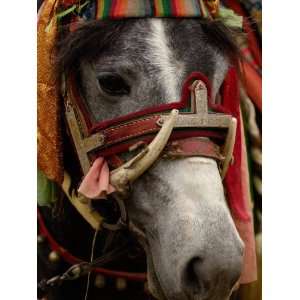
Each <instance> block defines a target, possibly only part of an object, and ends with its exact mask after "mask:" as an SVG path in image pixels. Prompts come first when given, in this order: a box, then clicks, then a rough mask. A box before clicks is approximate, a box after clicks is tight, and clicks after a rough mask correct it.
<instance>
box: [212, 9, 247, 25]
mask: <svg viewBox="0 0 300 300" xmlns="http://www.w3.org/2000/svg"><path fill="white" fill-rule="evenodd" d="M218 19H220V20H221V21H222V22H223V23H224V24H225V25H227V26H228V27H235V28H240V29H242V28H243V17H242V16H239V15H237V14H236V13H235V12H234V11H233V10H231V9H229V8H225V7H222V6H221V7H220V10H219V16H218Z"/></svg>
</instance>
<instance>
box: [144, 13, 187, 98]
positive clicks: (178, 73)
mask: <svg viewBox="0 0 300 300" xmlns="http://www.w3.org/2000/svg"><path fill="white" fill-rule="evenodd" d="M150 22H151V23H150V24H151V29H150V30H151V31H150V35H149V36H147V37H146V40H147V43H148V45H149V46H148V47H149V53H148V55H149V59H150V61H151V64H153V65H155V66H156V67H157V69H158V70H159V74H157V75H158V77H159V81H160V84H161V85H162V86H163V89H164V91H165V95H166V99H165V100H166V101H167V102H174V101H177V100H179V99H180V94H181V90H180V85H179V83H180V79H181V77H182V74H183V63H182V62H178V61H177V60H176V59H175V55H174V53H173V52H172V49H171V48H170V47H169V44H168V36H167V35H166V32H165V27H164V23H163V21H162V20H161V19H151V21H150Z"/></svg>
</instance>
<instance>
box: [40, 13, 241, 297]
mask: <svg viewBox="0 0 300 300" xmlns="http://www.w3.org/2000/svg"><path fill="white" fill-rule="evenodd" d="M57 47H58V55H57V72H58V73H59V74H60V73H61V72H65V73H68V72H70V71H71V70H72V72H75V77H76V83H77V85H78V88H79V89H80V92H81V94H82V98H83V99H84V101H85V104H86V106H87V107H88V111H89V113H90V114H91V115H92V116H93V118H94V119H95V120H97V121H101V120H107V119H112V118H117V117H120V116H122V115H125V114H129V113H132V112H136V111H139V110H142V109H145V108H148V107H152V106H156V105H159V104H164V103H169V102H174V101H176V100H178V99H180V97H181V90H182V87H183V83H184V81H185V79H186V78H187V77H188V76H189V74H191V73H192V72H195V71H197V72H201V73H202V74H204V75H205V76H206V77H207V78H208V79H209V80H210V82H211V86H212V91H211V99H212V101H213V102H217V101H218V97H219V90H220V87H221V85H222V82H223V80H224V78H225V76H226V73H227V71H228V69H229V68H230V67H231V66H232V65H234V64H235V63H236V59H237V57H238V50H237V49H238V47H237V45H236V43H235V36H234V33H233V32H232V31H230V30H229V29H228V28H227V27H226V26H225V25H223V24H222V23H221V22H218V21H206V20H202V19H196V18H180V19H171V18H161V19H160V18H140V19H124V20H105V21H102V22H97V21H89V22H86V24H83V25H81V26H80V27H79V28H78V29H77V30H75V31H73V32H71V33H69V34H68V35H66V36H63V37H62V38H61V39H60V41H59V42H58V45H57ZM65 139H66V140H67V139H68V137H67V135H66V137H65ZM66 148H67V150H66V153H65V157H66V168H69V171H70V172H71V173H72V172H73V173H74V172H75V173H76V172H78V171H76V170H75V171H74V169H76V168H75V167H74V165H76V164H77V161H76V156H75V153H74V148H73V146H72V144H71V143H69V144H68V146H67V147H66ZM79 180H80V179H78V182H79ZM97 205H98V206H99V209H101V210H102V211H105V210H106V209H107V210H109V209H110V208H108V207H106V206H108V205H109V200H108V201H107V202H105V201H99V202H97ZM125 205H126V210H127V212H128V217H129V219H130V222H131V223H132V224H134V226H135V228H136V230H137V231H138V232H140V233H141V234H139V235H138V237H137V235H136V233H135V232H131V231H130V230H129V231H124V232H122V233H120V234H119V235H118V238H117V239H116V241H117V242H115V243H117V244H120V243H123V242H124V241H125V242H128V243H129V244H130V249H138V250H136V252H135V255H133V256H134V258H132V256H130V255H129V256H130V257H131V258H128V256H126V255H127V254H126V255H125V256H126V257H127V267H128V268H131V269H134V271H140V270H143V269H145V268H146V269H147V285H148V290H149V291H150V293H151V295H152V296H153V297H155V298H157V299H161V300H179V299H180V300H188V299H197V300H202V299H207V300H208V299H209V300H213V299H220V300H221V299H222V300H223V299H229V297H230V295H231V293H232V290H233V287H234V285H235V284H236V283H237V281H238V279H239V277H240V274H241V269H242V262H243V252H244V244H243V242H242V240H241V238H240V236H239V234H238V232H237V229H236V227H235V225H234V222H233V219H232V216H231V214H230V210H229V208H228V204H227V202H226V198H225V195H224V188H223V183H222V179H221V176H220V173H219V169H218V165H217V163H216V161H215V160H213V159H211V158H207V157H188V158H182V159H177V160H163V159H159V160H157V161H156V163H155V164H154V165H153V166H152V167H151V168H150V169H149V170H148V171H147V172H146V173H145V174H143V175H142V176H141V177H140V178H138V180H137V181H136V182H135V183H134V186H133V188H132V191H131V194H130V196H129V199H127V200H126V203H125ZM41 214H42V215H43V217H44V220H45V223H47V226H48V228H49V230H50V231H51V232H52V234H53V235H54V236H55V238H56V240H57V241H59V243H60V244H61V245H63V246H64V248H66V249H68V250H69V251H70V253H73V254H75V255H77V256H80V257H83V258H84V259H85V260H86V261H89V259H90V255H91V253H90V248H91V245H92V243H93V237H94V231H93V230H92V229H91V228H90V227H89V225H88V224H87V223H86V222H85V221H84V220H83V219H82V217H81V216H80V215H79V214H78V212H77V211H76V210H75V208H74V207H73V206H72V205H71V204H70V203H69V201H68V200H67V199H66V197H64V196H62V199H61V201H59V202H58V203H57V204H56V206H55V209H49V208H46V207H41ZM104 235H105V230H104V233H103V236H104ZM103 236H102V233H101V234H100V236H98V238H97V240H96V242H95V245H94V246H95V247H94V253H95V255H97V253H101V251H102V250H103V247H104V246H105V239H104V237H103ZM41 244H43V243H41ZM44 244H45V242H44ZM40 248H41V249H42V250H40V251H39V278H43V277H49V275H50V274H57V272H58V270H62V269H63V268H64V267H65V264H64V263H63V262H56V261H55V259H53V261H52V262H51V260H50V262H49V260H48V259H47V258H48V252H47V251H48V250H45V249H47V246H45V245H44V246H40ZM141 249H142V250H141ZM130 251H131V250H130ZM124 261H125V259H124V256H123V259H121V260H119V261H118V263H119V264H121V265H122V264H123V265H125V262H124ZM113 266H114V267H115V266H116V265H113ZM132 284H133V286H134V283H132ZM127 292H128V291H126V290H125V291H123V292H119V291H117V290H116V289H113V288H112V287H106V288H103V289H102V290H100V289H97V288H95V287H94V286H93V285H91V284H90V287H89V295H88V299H98V298H99V297H100V298H101V299H149V297H150V296H149V295H146V296H145V294H144V292H143V291H142V290H141V289H140V290H138V289H137V288H136V295H134V296H133V295H132V294H127ZM85 293H86V278H82V279H79V280H77V281H70V282H65V283H64V284H62V285H61V286H59V287H58V288H56V289H54V290H52V291H51V292H49V294H48V296H47V299H49V300H51V299H56V300H57V299H84V295H85Z"/></svg>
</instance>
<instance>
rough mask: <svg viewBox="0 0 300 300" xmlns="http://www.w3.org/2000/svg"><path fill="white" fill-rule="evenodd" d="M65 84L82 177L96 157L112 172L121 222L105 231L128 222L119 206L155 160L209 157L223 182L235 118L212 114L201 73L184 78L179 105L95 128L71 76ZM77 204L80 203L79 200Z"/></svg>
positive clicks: (217, 113)
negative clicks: (146, 163) (142, 167)
mask: <svg viewBox="0 0 300 300" xmlns="http://www.w3.org/2000/svg"><path fill="white" fill-rule="evenodd" d="M66 82H67V86H68V88H67V89H66V90H65V92H64V101H65V116H66V120H67V124H68V128H69V132H70V136H71V139H72V141H73V143H74V146H75V148H76V152H77V155H78V159H79V161H80V165H81V169H82V172H83V174H84V175H86V174H87V172H88V171H89V168H90V167H91V164H92V162H93V160H94V159H95V158H96V157H97V156H99V155H101V156H104V157H105V158H106V159H107V160H108V161H109V163H110V166H111V167H112V168H114V170H113V171H112V172H111V176H110V180H111V182H112V184H113V185H114V186H115V187H116V190H117V191H116V192H115V193H114V197H115V199H116V201H117V203H118V205H119V207H120V212H121V218H120V220H119V222H118V224H115V225H109V224H104V227H105V226H106V228H109V229H111V230H116V229H120V228H121V227H123V225H125V224H126V223H127V221H128V220H127V213H126V209H125V205H124V203H123V201H124V200H125V199H126V198H128V197H129V194H130V192H129V191H130V188H131V185H132V183H133V181H134V180H135V179H136V178H138V177H139V176H141V175H142V173H144V172H145V171H146V169H148V168H149V167H150V166H151V165H152V164H153V163H154V162H155V161H156V160H157V159H159V158H163V159H175V158H182V157H189V156H204V157H210V158H213V159H215V160H216V161H217V162H218V165H219V168H220V175H221V177H222V178H224V177H225V174H226V171H227V169H228V166H229V164H230V161H231V159H232V152H233V147H234V142H235V134H236V119H235V118H233V117H232V116H231V115H229V114H224V113H220V112H216V111H214V110H212V109H211V107H212V106H213V105H212V104H211V103H210V101H209V99H210V86H209V82H208V80H207V78H206V77H205V76H204V75H202V74H201V73H198V72H195V73H192V74H191V75H190V76H189V77H188V78H187V80H186V81H185V83H184V85H183V90H182V98H181V100H180V101H178V102H173V103H170V104H163V105H159V106H156V107H152V108H150V109H146V110H142V111H139V112H136V113H133V114H129V115H127V116H121V117H119V118H116V119H113V120H108V121H104V122H98V123H96V124H95V123H93V120H91V118H90V117H89V114H88V112H87V109H86V107H85V105H84V101H83V100H82V98H81V95H80V93H79V91H78V89H77V86H76V83H75V77H74V76H72V75H71V76H70V77H69V80H67V81H66ZM170 110H171V112H170ZM182 110H185V111H184V112H183V111H182ZM155 134H157V135H156V136H155ZM160 135H164V136H163V137H160ZM161 139H164V142H163V143H161V144H160V145H159V147H158V148H159V149H155V150H154V151H152V152H153V153H154V152H156V153H155V155H156V158H154V159H153V158H151V159H152V161H151V163H150V164H149V166H147V167H146V168H145V170H142V171H140V173H139V174H138V175H137V176H134V177H135V178H134V179H133V178H132V179H129V180H127V179H124V178H125V177H126V176H127V175H124V174H125V173H126V172H131V171H132V169H133V170H134V168H136V166H135V165H137V163H138V162H139V163H140V164H143V163H141V161H143V159H145V157H146V156H147V154H148V155H149V153H150V152H151V151H150V149H151V145H152V144H153V143H154V141H156V140H157V142H158V143H160V140H161ZM140 145H143V150H142V151H141V152H140V153H139V154H137V155H136V156H135V157H134V158H132V159H131V160H130V161H127V162H123V160H122V159H121V155H122V154H123V153H125V152H126V153H128V152H130V150H131V149H132V148H136V147H138V146H140ZM153 153H152V154H153ZM124 170H125V171H124ZM124 172H125V173H124ZM81 202H84V201H82V199H81Z"/></svg>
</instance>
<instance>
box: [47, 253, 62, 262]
mask: <svg viewBox="0 0 300 300" xmlns="http://www.w3.org/2000/svg"><path fill="white" fill-rule="evenodd" d="M48 258H49V260H50V261H51V262H52V263H57V262H59V260H60V256H59V254H58V253H57V252H56V251H51V252H50V253H49V256H48Z"/></svg>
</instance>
